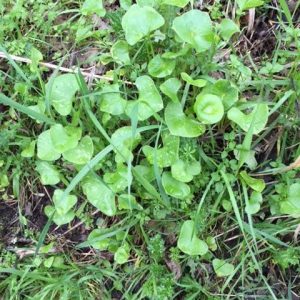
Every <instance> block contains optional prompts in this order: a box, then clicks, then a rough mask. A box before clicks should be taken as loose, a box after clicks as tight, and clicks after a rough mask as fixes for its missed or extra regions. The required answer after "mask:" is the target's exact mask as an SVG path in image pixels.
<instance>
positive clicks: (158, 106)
mask: <svg viewBox="0 0 300 300" xmlns="http://www.w3.org/2000/svg"><path fill="white" fill-rule="evenodd" d="M135 84H136V86H137V88H138V91H139V98H138V100H136V101H129V102H128V104H127V107H126V113H127V115H128V116H130V115H131V114H132V111H133V109H134V107H135V106H136V104H138V119H139V121H144V120H146V119H148V118H150V117H151V116H152V115H154V114H155V113H156V112H158V111H160V110H162V109H163V107H164V104H163V101H162V99H161V96H160V94H159V92H158V90H157V88H156V86H155V84H154V82H153V80H152V79H151V78H150V77H149V76H140V77H138V78H137V80H136V81H135Z"/></svg>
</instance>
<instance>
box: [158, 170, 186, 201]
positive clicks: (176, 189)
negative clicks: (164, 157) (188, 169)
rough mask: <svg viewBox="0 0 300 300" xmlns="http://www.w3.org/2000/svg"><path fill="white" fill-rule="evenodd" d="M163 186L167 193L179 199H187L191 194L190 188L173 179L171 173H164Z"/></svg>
mask: <svg viewBox="0 0 300 300" xmlns="http://www.w3.org/2000/svg"><path fill="white" fill-rule="evenodd" d="M161 182H162V186H163V188H164V190H165V192H166V193H167V194H168V195H170V196H172V197H174V198H177V199H186V198H187V197H188V196H189V195H190V194H191V190H190V187H189V186H188V185H187V184H185V183H183V182H181V181H178V180H176V179H175V178H173V177H172V175H171V173H170V172H164V173H163V175H162V179H161Z"/></svg>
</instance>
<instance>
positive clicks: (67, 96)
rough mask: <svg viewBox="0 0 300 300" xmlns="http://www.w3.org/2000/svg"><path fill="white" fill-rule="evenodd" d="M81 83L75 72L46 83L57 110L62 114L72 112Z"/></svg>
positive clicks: (52, 102) (49, 95) (65, 114)
mask: <svg viewBox="0 0 300 300" xmlns="http://www.w3.org/2000/svg"><path fill="white" fill-rule="evenodd" d="M77 91H79V85H78V82H77V79H76V75H75V74H63V75H59V76H57V77H55V78H54V79H53V81H52V80H51V79H50V81H49V82H48V83H47V84H46V93H47V94H48V97H49V100H50V102H51V104H52V105H53V107H54V108H55V110H56V111H57V112H58V113H59V114H60V115H62V116H67V115H69V114H70V113H71V110H72V102H73V98H74V96H75V94H76V92H77Z"/></svg>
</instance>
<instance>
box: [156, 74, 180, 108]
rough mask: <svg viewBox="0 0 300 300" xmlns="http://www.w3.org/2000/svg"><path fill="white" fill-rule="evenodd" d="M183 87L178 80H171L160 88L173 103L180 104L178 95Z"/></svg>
mask: <svg viewBox="0 0 300 300" xmlns="http://www.w3.org/2000/svg"><path fill="white" fill-rule="evenodd" d="M180 87H181V82H180V80H178V79H177V78H169V79H167V80H166V81H165V82H164V83H162V84H161V85H160V86H159V88H160V90H161V91H162V92H163V93H164V94H165V95H166V96H168V97H169V98H170V99H171V100H172V101H173V102H178V101H179V99H178V97H177V93H178V91H179V89H180Z"/></svg>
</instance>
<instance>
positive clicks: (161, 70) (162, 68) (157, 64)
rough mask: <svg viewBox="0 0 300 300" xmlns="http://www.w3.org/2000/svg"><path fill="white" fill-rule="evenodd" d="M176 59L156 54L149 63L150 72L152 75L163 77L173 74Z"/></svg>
mask: <svg viewBox="0 0 300 300" xmlns="http://www.w3.org/2000/svg"><path fill="white" fill-rule="evenodd" d="M175 65H176V60H174V59H172V60H171V59H166V58H162V57H161V56H160V55H156V56H154V57H153V58H152V59H151V60H150V61H149V64H148V72H149V74H150V75H151V76H152V77H157V78H163V77H167V76H169V75H171V74H172V72H173V71H174V69H175Z"/></svg>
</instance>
